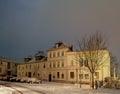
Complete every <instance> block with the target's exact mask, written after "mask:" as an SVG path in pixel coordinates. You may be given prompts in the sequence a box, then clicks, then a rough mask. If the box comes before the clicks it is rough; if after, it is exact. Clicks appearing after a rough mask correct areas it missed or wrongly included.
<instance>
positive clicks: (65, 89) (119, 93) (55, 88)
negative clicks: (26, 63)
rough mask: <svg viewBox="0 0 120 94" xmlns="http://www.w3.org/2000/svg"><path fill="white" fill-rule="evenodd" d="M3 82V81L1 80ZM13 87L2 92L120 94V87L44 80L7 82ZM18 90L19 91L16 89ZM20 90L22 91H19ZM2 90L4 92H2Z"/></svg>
mask: <svg viewBox="0 0 120 94" xmlns="http://www.w3.org/2000/svg"><path fill="white" fill-rule="evenodd" d="M0 83H1V82H0ZM7 84H8V85H10V86H11V87H3V88H4V89H0V94H12V93H6V92H5V91H8V92H9V91H14V93H13V94H120V90H119V89H106V88H99V89H97V90H91V89H89V88H82V89H81V88H78V87H77V86H76V85H73V84H64V83H54V82H43V83H42V84H27V83H7ZM16 90H17V91H16ZM19 91H20V92H19ZM1 92H2V93H1Z"/></svg>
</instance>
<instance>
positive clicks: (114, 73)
mask: <svg viewBox="0 0 120 94" xmlns="http://www.w3.org/2000/svg"><path fill="white" fill-rule="evenodd" d="M110 59H111V60H110V61H111V62H110V64H111V77H114V78H116V77H117V76H118V74H119V63H118V60H117V57H115V56H113V55H112V53H110Z"/></svg>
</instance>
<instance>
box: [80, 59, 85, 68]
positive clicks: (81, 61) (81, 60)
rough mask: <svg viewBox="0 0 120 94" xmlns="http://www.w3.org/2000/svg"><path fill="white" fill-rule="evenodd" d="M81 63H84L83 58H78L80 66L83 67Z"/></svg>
mask: <svg viewBox="0 0 120 94" xmlns="http://www.w3.org/2000/svg"><path fill="white" fill-rule="evenodd" d="M83 65H84V60H83V58H81V59H80V66H81V67H83Z"/></svg>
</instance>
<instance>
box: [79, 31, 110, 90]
mask: <svg viewBox="0 0 120 94" xmlns="http://www.w3.org/2000/svg"><path fill="white" fill-rule="evenodd" d="M78 46H79V51H80V52H82V55H80V56H79V57H80V58H79V59H81V57H83V56H84V57H85V58H87V60H88V64H87V67H88V69H89V71H90V73H91V80H92V82H91V84H92V88H93V89H94V76H95V72H96V70H97V69H99V68H100V67H101V66H102V65H103V64H104V63H105V61H106V59H107V58H108V57H107V58H106V55H105V54H106V50H107V46H106V40H105V39H104V37H103V35H102V34H101V33H100V32H95V33H93V34H91V35H89V36H85V37H83V38H82V39H81V40H79V41H78ZM78 61H79V62H81V60H78Z"/></svg>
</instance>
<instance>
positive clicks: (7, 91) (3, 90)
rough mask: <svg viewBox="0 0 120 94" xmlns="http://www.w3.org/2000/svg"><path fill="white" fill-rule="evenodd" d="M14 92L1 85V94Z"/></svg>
mask: <svg viewBox="0 0 120 94" xmlns="http://www.w3.org/2000/svg"><path fill="white" fill-rule="evenodd" d="M12 92H13V90H12V89H11V88H9V87H5V86H2V85H0V94H12Z"/></svg>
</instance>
